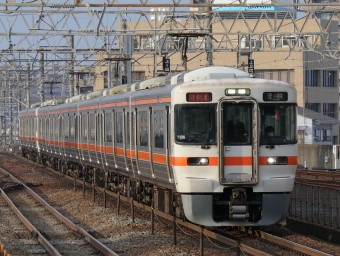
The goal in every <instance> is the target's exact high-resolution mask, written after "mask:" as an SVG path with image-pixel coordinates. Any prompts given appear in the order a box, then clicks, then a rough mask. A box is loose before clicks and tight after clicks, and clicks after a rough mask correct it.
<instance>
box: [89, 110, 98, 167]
mask: <svg viewBox="0 0 340 256" xmlns="http://www.w3.org/2000/svg"><path fill="white" fill-rule="evenodd" d="M88 137H89V138H88V139H89V158H90V162H96V161H97V153H96V113H95V112H92V113H89V136H88Z"/></svg>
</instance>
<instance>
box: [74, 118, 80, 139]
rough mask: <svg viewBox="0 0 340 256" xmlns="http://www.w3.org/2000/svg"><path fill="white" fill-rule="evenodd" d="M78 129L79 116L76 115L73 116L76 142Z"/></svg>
mask: <svg viewBox="0 0 340 256" xmlns="http://www.w3.org/2000/svg"><path fill="white" fill-rule="evenodd" d="M78 127H79V116H77V115H76V114H74V138H75V139H76V140H78V139H79V137H78V136H79V131H78Z"/></svg>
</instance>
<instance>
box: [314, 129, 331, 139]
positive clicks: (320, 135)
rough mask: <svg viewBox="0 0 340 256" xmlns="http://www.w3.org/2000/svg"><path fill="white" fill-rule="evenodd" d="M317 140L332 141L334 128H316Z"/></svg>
mask: <svg viewBox="0 0 340 256" xmlns="http://www.w3.org/2000/svg"><path fill="white" fill-rule="evenodd" d="M315 141H332V130H331V129H317V130H315Z"/></svg>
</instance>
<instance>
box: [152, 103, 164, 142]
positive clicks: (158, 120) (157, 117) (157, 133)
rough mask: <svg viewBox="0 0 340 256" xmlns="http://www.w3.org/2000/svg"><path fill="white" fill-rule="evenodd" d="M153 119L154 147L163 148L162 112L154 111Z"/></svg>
mask: <svg viewBox="0 0 340 256" xmlns="http://www.w3.org/2000/svg"><path fill="white" fill-rule="evenodd" d="M153 117H154V118H153V131H154V147H155V148H164V122H165V120H164V111H163V110H156V111H154V116H153Z"/></svg>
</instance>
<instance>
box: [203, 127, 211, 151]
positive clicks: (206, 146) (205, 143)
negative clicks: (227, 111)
mask: <svg viewBox="0 0 340 256" xmlns="http://www.w3.org/2000/svg"><path fill="white" fill-rule="evenodd" d="M210 131H211V126H210V127H209V129H208V131H207V133H206V138H205V141H204V143H203V145H202V147H201V148H202V149H209V148H210V147H209V146H208V145H207V142H208V138H209V133H210Z"/></svg>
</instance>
